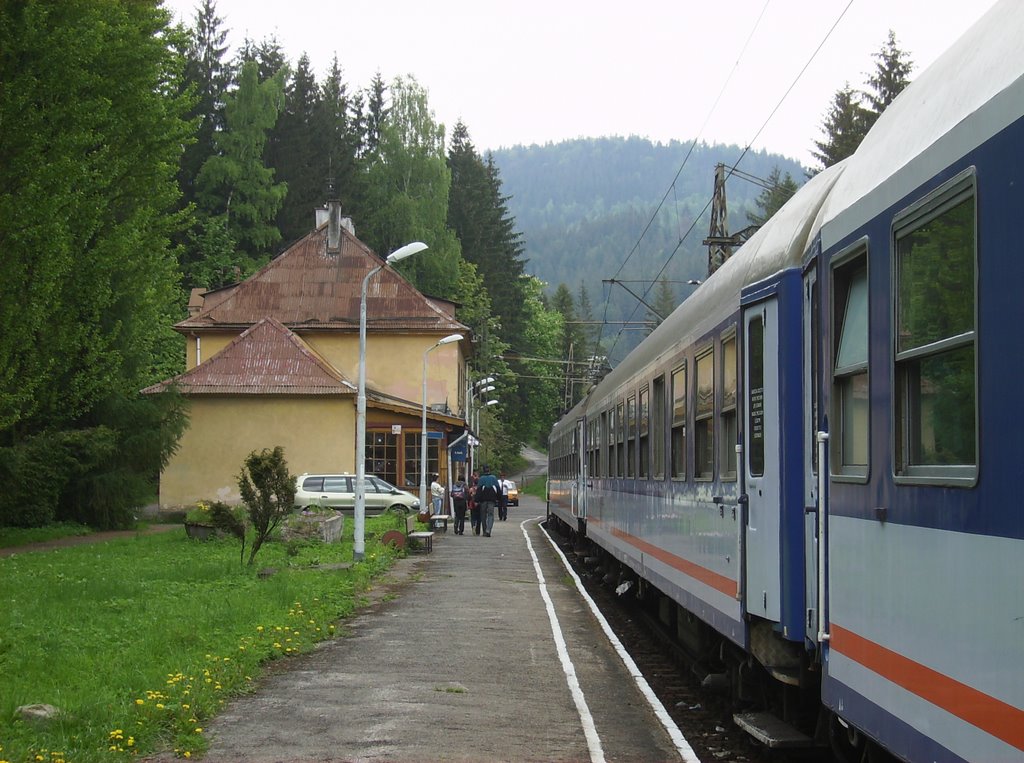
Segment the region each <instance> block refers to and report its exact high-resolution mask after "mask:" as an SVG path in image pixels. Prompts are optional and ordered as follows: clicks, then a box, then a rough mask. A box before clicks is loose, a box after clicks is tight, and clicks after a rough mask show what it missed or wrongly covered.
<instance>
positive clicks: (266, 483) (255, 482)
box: [238, 445, 295, 564]
mask: <svg viewBox="0 0 1024 763" xmlns="http://www.w3.org/2000/svg"><path fill="white" fill-rule="evenodd" d="M238 490H239V492H240V493H241V494H242V502H243V503H244V504H245V506H246V509H247V511H248V514H249V522H250V523H251V524H252V527H253V530H254V531H255V537H254V538H253V540H252V546H251V549H250V551H249V564H252V563H253V560H254V559H255V558H256V553H257V552H258V551H259V550H260V546H262V545H263V542H264V541H265V540H266V539H267V538H269V537H270V534H271V533H272V532H273V531H274V530H276V529H277V526H278V525H279V524H281V521H282V520H283V519H284V518H285V517H287V516H288V515H289V514H291V512H292V507H293V506H294V505H295V477H294V476H293V475H291V474H289V473H288V464H287V462H286V461H285V460H284V448H282V447H281V446H280V445H278V446H277V447H275V448H274V449H273V450H268V449H267V448H264V449H263V451H262V452H261V453H257V452H256V451H252V452H251V453H250V454H249V455H248V456H247V457H246V459H245V463H244V464H243V465H242V471H241V473H240V474H239V475H238Z"/></svg>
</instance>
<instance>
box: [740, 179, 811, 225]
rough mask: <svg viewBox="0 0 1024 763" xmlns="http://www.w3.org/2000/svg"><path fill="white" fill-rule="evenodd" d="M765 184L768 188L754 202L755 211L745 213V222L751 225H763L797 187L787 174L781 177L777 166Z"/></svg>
mask: <svg viewBox="0 0 1024 763" xmlns="http://www.w3.org/2000/svg"><path fill="white" fill-rule="evenodd" d="M767 183H768V188H765V189H764V190H762V191H761V194H760V195H759V196H758V197H757V199H756V201H755V202H754V203H755V204H757V211H756V212H747V220H748V221H750V224H751V225H764V224H765V223H766V222H768V221H769V220H770V219H771V218H772V216H773V215H774V214H775V213H776V212H778V211H779V210H780V209H782V207H783V205H784V204H785V203H786V202H787V201H789V199H790V197H792V196H793V194H794V193H796V192H797V188H798V187H799V186H797V184H796V181H795V180H793V176H792V175H790V174H789V173H788V172H787V173H786V175H785V177H783V176H782V170H781V169H779V166H778V165H775V166H774V167H773V168H772V171H771V173H769V175H768V179H767Z"/></svg>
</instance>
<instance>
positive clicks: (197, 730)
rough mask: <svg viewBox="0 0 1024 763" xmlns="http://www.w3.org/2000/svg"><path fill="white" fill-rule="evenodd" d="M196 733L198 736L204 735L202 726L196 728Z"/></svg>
mask: <svg viewBox="0 0 1024 763" xmlns="http://www.w3.org/2000/svg"><path fill="white" fill-rule="evenodd" d="M196 733H197V734H202V733H203V728H202V726H196Z"/></svg>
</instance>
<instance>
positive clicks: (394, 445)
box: [366, 432, 398, 485]
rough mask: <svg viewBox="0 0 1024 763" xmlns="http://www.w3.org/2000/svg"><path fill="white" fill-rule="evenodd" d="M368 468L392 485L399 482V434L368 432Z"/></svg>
mask: <svg viewBox="0 0 1024 763" xmlns="http://www.w3.org/2000/svg"><path fill="white" fill-rule="evenodd" d="M366 439H367V443H366V469H367V471H368V472H370V473H371V474H376V475H377V476H378V477H380V478H381V479H384V480H387V481H388V482H390V483H391V484H392V485H397V484H398V435H393V434H391V433H390V432H367V433H366Z"/></svg>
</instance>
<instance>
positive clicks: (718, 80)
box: [166, 0, 994, 165]
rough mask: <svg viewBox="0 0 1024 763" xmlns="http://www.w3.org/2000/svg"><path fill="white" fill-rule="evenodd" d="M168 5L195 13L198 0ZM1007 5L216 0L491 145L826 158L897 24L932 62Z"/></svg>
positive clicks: (257, 30) (914, 49) (907, 46)
mask: <svg viewBox="0 0 1024 763" xmlns="http://www.w3.org/2000/svg"><path fill="white" fill-rule="evenodd" d="M166 4H167V5H168V6H169V7H170V8H171V9H172V10H173V11H174V12H175V15H176V16H177V17H178V18H179V19H181V20H183V21H185V22H186V23H189V24H191V23H192V19H193V17H194V14H195V8H196V7H197V5H198V2H197V0H167V2H166ZM993 4H994V0H852V2H851V0H768V1H767V2H766V0H701V2H696V1H695V0H633V1H632V2H624V3H615V4H612V3H595V2H593V0H589V1H588V2H582V1H579V0H517V2H500V3H499V2H492V0H433V1H432V2H431V1H429V0H319V2H314V1H313V0H287V2H283V3H281V2H276V3H273V4H271V3H269V2H265V1H264V0H217V6H216V7H217V11H218V15H219V16H220V17H221V18H222V19H223V21H224V24H223V28H225V29H227V30H228V32H229V37H228V42H229V44H231V45H232V46H237V45H239V44H240V43H241V42H242V40H243V39H244V38H245V37H248V38H250V39H252V40H254V41H257V42H258V41H261V40H263V39H265V38H267V37H270V36H276V38H277V40H278V41H279V42H280V44H281V46H282V47H283V49H284V50H285V51H286V53H287V54H288V57H289V59H290V60H291V61H292V63H294V62H295V61H296V60H297V59H298V57H299V56H300V55H301V54H302V53H303V52H305V53H307V54H308V55H309V57H310V61H311V62H312V65H313V69H314V71H315V73H316V75H317V78H318V80H319V79H322V77H323V75H324V73H325V72H326V70H327V68H328V66H329V64H330V62H331V59H332V57H333V56H334V55H335V53H336V54H337V56H338V60H339V62H340V64H341V67H342V70H343V75H344V79H345V82H346V83H347V84H348V86H349V89H350V91H352V90H356V89H362V88H364V87H366V86H367V85H368V84H369V82H370V79H371V78H372V77H373V75H374V73H375V72H378V71H379V72H380V73H381V74H382V75H383V77H384V78H385V80H390V79H391V78H393V77H395V76H398V75H406V74H412V75H413V76H415V78H416V79H417V80H418V81H419V82H420V84H421V85H423V86H424V87H425V88H426V89H427V91H428V93H429V100H430V105H431V107H432V109H433V111H434V115H435V118H436V119H437V120H438V121H439V122H442V123H443V124H445V125H446V127H447V128H448V133H449V134H450V133H451V128H452V127H453V126H454V125H455V123H456V121H458V120H459V119H461V120H462V121H463V122H465V124H466V126H467V127H468V128H469V132H470V137H471V138H472V140H473V143H474V144H475V146H476V148H477V150H479V151H481V152H483V151H486V150H488V149H496V148H501V147H505V146H511V145H515V144H527V145H528V144H531V143H546V142H549V141H556V142H557V141H561V140H565V139H571V138H577V137H597V136H604V135H621V136H628V135H639V136H644V137H648V138H650V139H652V140H655V141H661V142H667V141H669V140H671V139H677V140H681V141H690V140H693V139H694V138H698V137H699V138H701V139H703V140H705V141H707V142H720V143H736V144H738V145H741V146H745V145H747V144H748V143H753V148H754V149H761V148H765V149H768V150H770V151H773V152H778V153H781V154H784V155H786V156H789V157H791V158H794V159H797V160H798V161H800V162H802V163H803V164H805V165H811V164H813V163H814V162H813V159H812V158H811V156H810V150H811V149H812V147H813V141H814V140H815V139H816V138H820V137H821V132H820V125H821V121H822V117H823V116H824V114H825V112H826V111H827V109H828V107H829V103H830V101H831V98H832V96H833V94H834V93H835V91H836V90H838V89H839V88H841V87H842V86H843V84H844V83H845V82H849V83H850V84H851V85H852V86H854V87H855V88H859V87H862V86H863V84H864V80H865V75H866V74H867V73H868V72H869V71H871V70H872V68H873V66H874V60H873V59H872V54H873V53H875V52H877V51H878V50H879V49H880V48H881V47H882V45H883V44H884V43H885V41H886V39H887V36H888V31H889V30H890V29H892V30H893V31H894V32H895V33H896V37H897V41H898V43H899V46H900V47H901V48H902V49H903V50H905V51H907V52H908V53H909V54H910V56H911V58H912V60H913V61H914V64H915V72H917V71H920V69H922V68H924V67H925V66H927V64H928V63H930V62H931V61H933V60H934V59H935V58H936V57H937V56H938V55H939V54H941V53H942V51H943V50H945V49H946V48H947V47H949V45H950V44H951V43H952V42H953V41H954V40H955V39H956V38H957V37H959V36H960V34H962V33H963V31H965V30H966V29H967V28H968V27H969V26H970V25H971V24H972V23H973V22H974V21H976V20H977V19H978V18H980V17H981V16H982V15H983V14H984V13H985V11H987V10H988V9H989V8H990V7H991V6H992V5H993ZM844 10H845V14H844ZM840 16H842V18H841V20H840ZM837 20H838V25H836V22H837ZM833 25H836V27H835V29H834V31H833V32H832V34H831V36H829V37H828V39H827V40H825V38H826V35H828V33H829V30H830V29H831V28H832V27H833ZM823 41H824V44H823V45H822V42H823ZM819 45H822V48H821V50H820V51H819V52H818V53H817V55H816V56H815V55H814V51H815V49H816V48H818V46H819ZM812 57H813V60H812ZM808 61H810V64H809V65H808ZM805 65H807V70H806V71H805V72H804V73H803V75H800V71H801V69H803V68H804V66H805ZM798 77H799V79H798ZM794 82H796V85H795V86H793V83H794ZM791 86H793V88H792V91H791V92H790V93H789V94H788V95H786V91H787V90H789V89H790V87H791ZM716 102H717V105H716ZM780 103H781V105H780ZM776 107H778V109H777V111H776ZM773 111H775V113H774V115H772V112H773ZM766 122H767V125H765V123H766ZM762 126H764V129H763V130H762Z"/></svg>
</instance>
